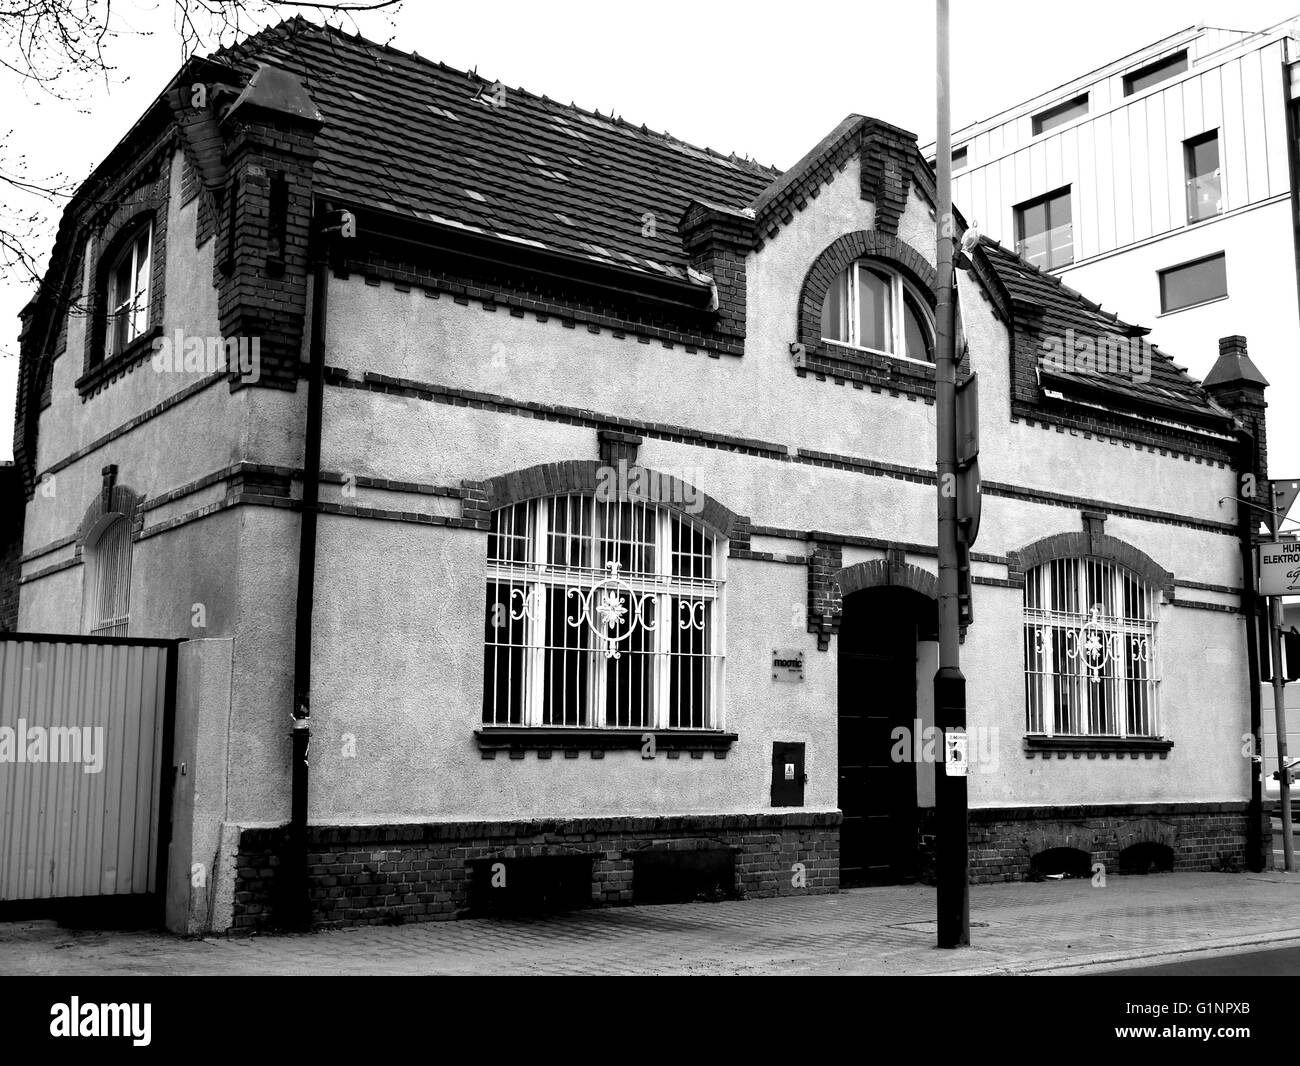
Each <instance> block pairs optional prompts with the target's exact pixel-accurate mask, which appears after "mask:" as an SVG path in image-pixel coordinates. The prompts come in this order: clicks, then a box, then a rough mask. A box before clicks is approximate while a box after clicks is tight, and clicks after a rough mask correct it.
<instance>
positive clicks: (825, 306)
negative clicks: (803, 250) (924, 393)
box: [822, 259, 934, 363]
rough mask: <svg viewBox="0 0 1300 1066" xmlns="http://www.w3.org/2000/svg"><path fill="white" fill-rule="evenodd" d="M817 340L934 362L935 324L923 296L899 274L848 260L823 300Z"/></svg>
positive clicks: (871, 262)
mask: <svg viewBox="0 0 1300 1066" xmlns="http://www.w3.org/2000/svg"><path fill="white" fill-rule="evenodd" d="M822 339H823V340H828V341H835V342H836V343H839V344H849V345H853V346H854V347H856V348H867V349H869V350H871V351H875V352H884V353H886V354H889V355H901V356H904V357H906V358H908V359H915V360H917V361H918V362H922V363H933V362H934V327H933V326H932V325H931V324H930V316H929V314H928V312H927V311H926V304H925V300H924V299H922V297H921V295H920V293H919V292H918V291H917V290H916V289H915V288H914V287H913V286H912V285H911V283H910V282H908V281H905V280H904V279H903V276H902V275H901V274H899V273H898V272H897V271H895V270H891V269H889V268H888V267H886V266H885V265H884V264H883V263H880V262H877V261H875V260H865V259H863V260H858V261H857V262H856V263H850V264H849V266H848V268H847V269H846V270H844V271H843V272H842V273H841V274H840V275H839V277H837V278H836V279H835V281H834V282H833V283H832V284H831V287H830V289H829V290H828V291H827V293H826V299H825V300H824V301H823V302H822Z"/></svg>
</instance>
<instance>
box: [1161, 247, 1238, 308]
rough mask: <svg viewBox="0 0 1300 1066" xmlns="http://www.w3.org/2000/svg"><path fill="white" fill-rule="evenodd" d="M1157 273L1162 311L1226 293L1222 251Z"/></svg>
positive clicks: (1187, 305)
mask: <svg viewBox="0 0 1300 1066" xmlns="http://www.w3.org/2000/svg"><path fill="white" fill-rule="evenodd" d="M1157 276H1158V277H1159V279H1160V311H1161V313H1162V314H1163V313H1165V312H1168V311H1180V310H1182V309H1183V308H1184V307H1195V306H1196V305H1197V304H1203V303H1209V302H1210V301H1211V300H1220V299H1222V298H1223V297H1225V296H1227V295H1228V261H1227V258H1226V257H1225V256H1224V254H1223V253H1222V252H1217V253H1215V254H1214V255H1207V256H1206V257H1205V258H1204V259H1196V260H1193V261H1192V262H1190V263H1182V264H1180V265H1179V266H1174V267H1170V268H1169V269H1168V270H1161V271H1159V272H1158V275H1157Z"/></svg>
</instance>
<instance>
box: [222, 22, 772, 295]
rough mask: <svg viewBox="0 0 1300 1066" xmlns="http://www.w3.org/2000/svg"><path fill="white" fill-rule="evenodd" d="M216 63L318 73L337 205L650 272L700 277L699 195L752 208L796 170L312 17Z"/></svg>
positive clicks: (326, 163)
mask: <svg viewBox="0 0 1300 1066" xmlns="http://www.w3.org/2000/svg"><path fill="white" fill-rule="evenodd" d="M213 58H214V59H216V60H218V61H223V62H227V63H231V64H232V65H235V66H238V67H241V68H242V69H244V70H246V71H248V72H250V73H251V71H252V69H253V68H254V67H255V66H256V62H257V61H262V62H267V63H270V64H274V65H275V66H279V67H282V68H283V69H285V70H289V71H292V72H293V73H295V74H297V75H298V76H299V77H300V78H301V79H302V80H303V83H304V84H305V85H306V87H307V90H308V92H310V94H311V96H312V99H313V100H314V101H315V103H316V106H317V107H318V108H319V109H320V111H321V112H322V113H323V115H324V117H325V126H324V129H323V130H322V131H321V133H320V134H319V136H318V138H317V147H318V149H319V151H320V158H319V161H318V163H317V171H316V185H317V188H318V189H319V190H320V191H321V192H322V194H324V195H325V196H330V195H333V196H337V197H339V198H342V199H345V200H351V201H360V202H363V203H367V204H370V205H372V206H374V207H377V208H384V209H387V210H390V211H393V212H396V213H399V214H405V215H410V216H414V217H417V218H420V219H423V220H425V221H427V222H433V223H437V224H442V225H447V226H452V227H456V228H460V229H468V230H471V231H474V232H480V233H484V234H488V235H492V236H497V237H504V238H506V239H513V240H516V241H526V242H528V243H530V244H533V245H535V246H541V247H544V248H547V249H550V250H552V251H557V252H562V253H568V254H571V255H578V256H582V257H585V258H588V259H592V260H595V261H598V262H610V263H614V264H617V265H619V266H622V267H625V268H628V269H632V270H637V271H641V272H653V273H655V274H659V275H663V276H668V277H675V278H678V279H683V280H684V279H685V277H686V266H687V262H686V255H685V253H684V251H683V249H682V244H681V240H680V239H679V237H678V234H677V223H678V221H679V219H680V218H681V216H682V213H683V212H684V211H685V210H686V207H687V204H688V203H689V202H690V200H692V199H704V200H708V201H711V202H713V203H717V204H720V205H723V206H728V207H732V208H736V209H743V208H745V207H746V206H747V205H748V204H749V203H750V202H751V201H752V200H753V199H754V198H755V197H756V196H757V195H758V194H759V193H760V192H761V191H762V190H763V189H765V188H766V187H767V186H768V185H770V184H771V183H772V181H773V180H774V179H775V178H777V177H778V176H779V174H780V171H778V170H776V169H774V168H770V167H764V166H760V165H759V164H757V163H754V162H752V161H749V160H746V159H742V158H739V157H737V156H734V155H723V154H721V153H719V152H715V151H712V150H711V149H707V148H696V147H694V146H692V145H689V144H685V143H683V142H682V141H678V140H676V139H674V138H672V137H671V136H669V135H668V134H666V133H655V132H652V131H650V130H648V129H647V128H646V127H644V126H634V125H632V124H630V123H628V122H625V121H624V120H623V119H621V118H617V119H615V118H612V117H607V116H603V115H601V114H600V113H599V112H597V113H595V114H592V113H589V112H586V111H583V110H582V109H581V108H578V107H575V106H573V105H572V104H569V105H565V104H561V103H559V102H557V101H554V100H548V99H547V98H546V97H544V96H542V97H539V96H535V95H533V94H532V93H529V92H526V91H525V90H523V89H514V88H505V89H504V97H503V98H504V100H505V105H504V106H497V105H496V104H495V103H494V102H493V101H494V100H499V99H501V98H502V96H501V95H500V94H499V91H496V86H497V83H496V82H492V81H489V80H488V79H486V78H482V77H479V76H477V75H476V74H473V73H465V72H462V71H457V70H453V69H452V68H450V67H447V66H445V65H443V64H441V63H433V62H431V61H429V60H426V59H422V58H421V57H419V56H417V55H409V54H407V53H405V52H399V51H396V50H395V49H392V48H388V47H386V46H384V45H379V44H374V43H372V42H370V41H366V40H364V39H362V38H360V37H351V36H348V35H347V34H345V33H343V32H341V31H339V30H335V29H330V28H326V27H321V26H317V25H314V24H312V23H310V22H308V21H306V20H304V19H301V18H296V19H291V20H289V21H287V22H284V23H281V24H280V25H278V26H275V27H273V28H271V29H270V30H266V31H264V32H262V33H260V34H257V35H255V36H253V37H250V38H248V39H247V40H246V41H244V42H242V43H241V44H240V45H239V46H237V47H235V48H233V49H227V50H224V51H223V52H219V53H217V54H216V55H215V56H214V57H213ZM647 214H649V215H652V216H653V227H651V226H650V225H649V224H648V223H649V222H650V220H649V219H646V218H645V216H646V215H647Z"/></svg>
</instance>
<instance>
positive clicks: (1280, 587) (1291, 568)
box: [1255, 540, 1300, 596]
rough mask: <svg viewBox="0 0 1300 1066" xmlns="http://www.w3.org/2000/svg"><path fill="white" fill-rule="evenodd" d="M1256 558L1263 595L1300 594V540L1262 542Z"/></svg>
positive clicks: (1260, 590)
mask: <svg viewBox="0 0 1300 1066" xmlns="http://www.w3.org/2000/svg"><path fill="white" fill-rule="evenodd" d="M1255 558H1256V570H1257V572H1258V574H1259V594H1260V595H1261V596H1295V595H1300V541H1294V540H1284V541H1275V542H1274V543H1272V544H1261V545H1259V547H1257V548H1256V549H1255Z"/></svg>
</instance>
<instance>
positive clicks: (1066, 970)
mask: <svg viewBox="0 0 1300 1066" xmlns="http://www.w3.org/2000/svg"><path fill="white" fill-rule="evenodd" d="M1285 947H1300V929H1288V930H1285V931H1283V932H1280V933H1274V934H1272V935H1270V936H1267V937H1265V936H1262V935H1260V934H1249V935H1247V936H1245V937H1234V938H1231V939H1227V940H1215V941H1209V942H1206V943H1204V944H1202V945H1198V946H1197V947H1194V948H1190V947H1169V948H1163V949H1160V950H1156V951H1149V952H1148V951H1140V950H1139V951H1129V952H1120V953H1115V954H1109V955H1107V954H1103V955H1096V956H1092V957H1090V958H1087V959H1083V960H1078V961H1073V962H1062V963H1058V964H1055V965H1048V966H1030V967H1028V968H1020V967H1019V966H1017V964H1016V963H1014V962H1008V963H1005V964H1001V965H995V966H979V967H973V968H971V969H965V970H950V971H948V972H947V973H944V974H942V975H940V976H944V977H1072V976H1073V977H1084V976H1089V975H1090V974H1101V973H1106V972H1107V971H1108V970H1117V969H1128V968H1129V966H1130V964H1137V963H1141V964H1150V965H1154V966H1161V965H1165V964H1167V963H1173V962H1181V961H1187V960H1191V959H1196V958H1201V957H1205V958H1211V957H1216V956H1222V955H1243V954H1248V953H1249V952H1250V951H1251V950H1258V949H1271V948H1279V949H1280V948H1285Z"/></svg>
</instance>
